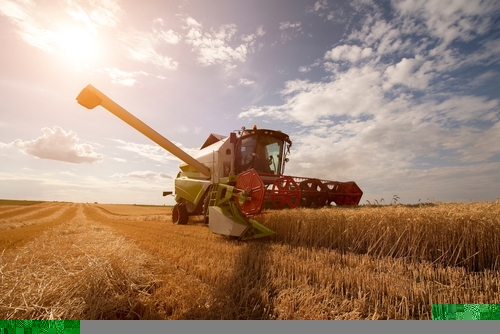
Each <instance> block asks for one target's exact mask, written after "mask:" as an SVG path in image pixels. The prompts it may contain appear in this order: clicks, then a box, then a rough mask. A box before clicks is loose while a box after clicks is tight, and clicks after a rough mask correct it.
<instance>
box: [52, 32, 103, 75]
mask: <svg viewBox="0 0 500 334" xmlns="http://www.w3.org/2000/svg"><path fill="white" fill-rule="evenodd" d="M57 40H58V53H59V55H60V56H62V57H63V58H65V59H67V60H68V61H70V62H71V63H73V64H75V65H77V66H78V67H86V66H88V65H90V64H91V63H92V62H94V61H95V60H96V59H97V57H98V53H99V48H98V43H97V37H96V36H95V34H93V33H91V32H89V31H87V30H85V29H83V28H80V27H67V28H64V29H61V30H60V32H59V34H58V39H57Z"/></svg>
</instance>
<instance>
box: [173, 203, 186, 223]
mask: <svg viewBox="0 0 500 334" xmlns="http://www.w3.org/2000/svg"><path fill="white" fill-rule="evenodd" d="M188 219H189V216H188V212H187V208H186V204H184V203H177V204H176V205H174V208H173V209H172V223H174V224H175V225H186V224H187V222H188Z"/></svg>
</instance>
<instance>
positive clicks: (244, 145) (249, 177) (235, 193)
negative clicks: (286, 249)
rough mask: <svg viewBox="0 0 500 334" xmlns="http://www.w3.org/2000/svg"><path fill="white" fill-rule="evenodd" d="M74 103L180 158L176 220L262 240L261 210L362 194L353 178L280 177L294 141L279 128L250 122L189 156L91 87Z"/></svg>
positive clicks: (352, 201)
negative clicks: (197, 218) (196, 218)
mask: <svg viewBox="0 0 500 334" xmlns="http://www.w3.org/2000/svg"><path fill="white" fill-rule="evenodd" d="M77 101H78V103H79V104H81V105H82V106H84V107H86V108H88V109H93V108H94V107H96V106H98V105H101V106H102V107H104V108H105V109H107V110H108V111H110V112H111V113H113V114H114V115H116V116H117V117H119V118H120V119H122V120H123V121H124V122H126V123H127V124H129V125H130V126H132V127H133V128H135V129H136V130H137V131H139V132H141V133H142V134H143V135H145V136H146V137H148V138H149V139H151V140H152V141H154V142H155V143H156V144H158V145H159V146H161V147H163V148H164V149H165V150H167V151H169V152H170V153H172V154H173V155H175V156H176V157H178V158H179V159H180V160H182V161H183V163H182V164H181V165H180V166H179V168H180V171H179V173H178V174H177V177H176V178H175V181H174V188H175V191H174V192H175V201H176V204H175V206H174V207H173V209H172V222H173V223H174V224H179V225H183V224H187V223H188V220H189V216H193V215H203V216H204V220H205V222H206V223H207V224H208V225H209V228H210V230H211V231H212V232H214V233H217V234H221V235H226V236H229V237H235V238H238V239H240V240H246V239H253V238H260V237H265V236H269V235H272V234H275V232H274V231H272V230H270V229H268V228H267V227H265V226H263V225H262V224H260V223H259V222H257V221H256V220H255V219H253V218H254V216H256V215H258V214H260V213H261V212H262V211H263V210H264V209H278V210H281V209H286V208H289V209H294V208H297V207H299V206H301V207H322V206H325V205H331V204H332V203H335V204H336V205H358V203H359V201H360V200H361V196H362V195H363V192H362V191H361V189H360V188H359V187H358V186H357V185H356V183H354V182H352V181H349V182H339V181H328V180H320V179H316V178H307V177H296V176H287V175H284V171H285V164H286V163H287V162H288V161H289V159H288V157H287V155H288V154H289V153H290V147H291V146H292V142H291V140H290V138H289V136H288V135H287V134H285V133H283V132H281V131H279V130H269V129H258V128H257V127H256V126H254V127H253V128H251V129H246V128H245V127H242V128H241V130H238V131H233V132H231V133H230V135H229V136H228V137H225V136H221V135H216V134H211V135H210V136H209V137H208V138H207V140H206V141H205V143H204V144H203V145H202V146H201V148H200V150H199V151H198V152H197V153H196V154H194V155H193V156H190V155H188V154H187V153H186V152H184V151H182V150H181V149H180V148H178V147H177V146H176V145H174V144H173V143H172V142H170V141H169V140H168V139H166V138H165V137H163V136H162V135H160V134H159V133H158V132H156V131H155V130H153V129H152V128H151V127H149V126H148V125H146V124H145V123H143V122H142V121H141V120H139V119H138V118H136V117H135V116H133V115H132V114H131V113H129V112H128V111H126V110H125V109H123V108H122V107H121V106H119V105H118V104H116V103H115V102H114V101H113V100H111V99H110V98H109V97H107V96H106V95H104V94H103V93H101V92H100V91H99V90H97V89H96V88H94V87H93V86H92V85H88V86H87V87H85V88H84V89H83V90H82V91H81V92H80V94H79V95H78V97H77ZM167 194H170V192H164V194H163V195H164V196H165V195H167Z"/></svg>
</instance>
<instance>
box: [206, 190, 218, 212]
mask: <svg viewBox="0 0 500 334" xmlns="http://www.w3.org/2000/svg"><path fill="white" fill-rule="evenodd" d="M209 196H210V198H209V200H208V207H211V206H214V205H215V204H216V203H217V186H214V187H212V189H211V190H210V194H209ZM209 212H210V210H208V208H207V214H206V217H208V216H209Z"/></svg>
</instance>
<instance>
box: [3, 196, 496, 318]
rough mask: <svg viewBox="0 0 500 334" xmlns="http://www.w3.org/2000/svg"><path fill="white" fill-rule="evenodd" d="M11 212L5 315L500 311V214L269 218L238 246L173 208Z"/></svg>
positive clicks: (478, 207) (346, 213)
mask: <svg viewBox="0 0 500 334" xmlns="http://www.w3.org/2000/svg"><path fill="white" fill-rule="evenodd" d="M6 205H9V207H8V209H5V210H0V275H1V284H0V318H3V319H431V305H432V304H433V303H452V304H465V303H490V304H491V303H500V274H499V269H500V267H499V266H500V204H499V203H488V202H486V203H469V204H458V203H450V204H436V205H426V206H420V207H408V206H402V205H394V206H381V207H370V206H362V207H357V208H336V207H332V208H325V209H319V210H311V209H307V210H305V209H300V210H283V211H274V212H268V213H266V214H264V215H263V216H260V217H258V218H257V219H258V220H259V221H261V222H263V223H264V224H265V225H266V226H268V227H270V228H272V229H274V230H275V231H277V232H278V234H277V235H276V236H273V237H269V238H267V239H260V240H253V241H249V242H238V241H234V240H228V239H226V238H225V237H222V236H219V235H215V234H212V233H211V232H210V231H209V229H208V227H207V226H206V225H204V224H203V220H202V218H201V217H191V219H190V222H189V224H188V225H185V226H179V225H173V224H172V223H171V219H170V210H171V209H170V208H168V207H140V206H123V205H101V204H73V203H41V204H40V203H39V204H32V205H29V206H18V205H16V204H6Z"/></svg>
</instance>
